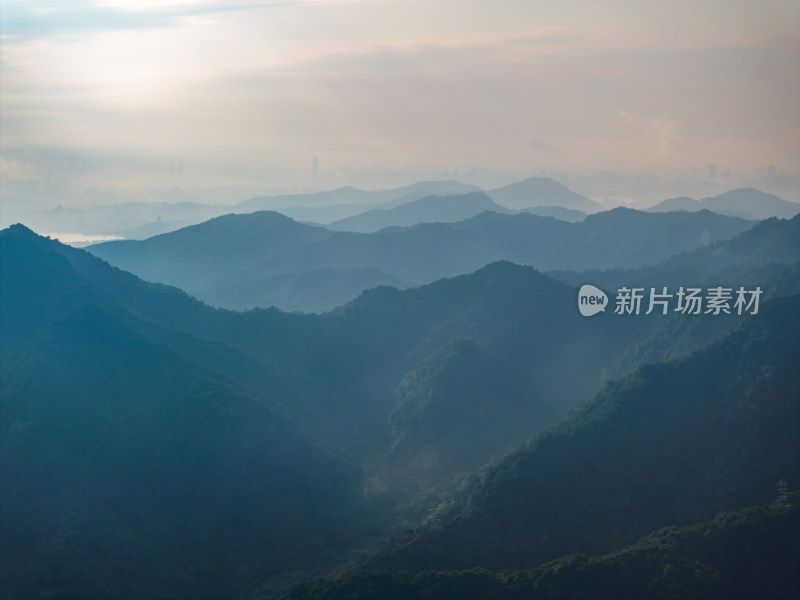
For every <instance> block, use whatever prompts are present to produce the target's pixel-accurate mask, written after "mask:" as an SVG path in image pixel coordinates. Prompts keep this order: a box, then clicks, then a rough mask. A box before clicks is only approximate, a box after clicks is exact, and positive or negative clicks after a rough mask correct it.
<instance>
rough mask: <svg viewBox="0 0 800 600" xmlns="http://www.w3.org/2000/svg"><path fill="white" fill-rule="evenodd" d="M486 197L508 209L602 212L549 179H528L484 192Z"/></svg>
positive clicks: (596, 204) (586, 199) (598, 205)
mask: <svg viewBox="0 0 800 600" xmlns="http://www.w3.org/2000/svg"><path fill="white" fill-rule="evenodd" d="M486 193H487V194H488V196H489V197H490V198H491V199H492V200H494V201H495V202H497V203H498V204H500V205H501V206H506V207H508V208H522V209H526V208H532V207H536V206H547V207H553V206H557V207H560V208H569V209H572V210H580V211H583V212H585V213H596V212H599V211H601V210H603V206H602V205H601V204H600V203H598V202H594V201H593V200H589V198H587V197H585V196H581V195H580V194H576V193H575V192H573V191H572V190H570V189H569V188H567V187H566V186H565V185H563V184H561V183H558V182H557V181H554V180H553V179H550V178H549V177H529V178H528V179H523V180H522V181H518V182H516V183H512V184H510V185H506V186H503V187H500V188H496V189H493V190H489V191H487V192H486Z"/></svg>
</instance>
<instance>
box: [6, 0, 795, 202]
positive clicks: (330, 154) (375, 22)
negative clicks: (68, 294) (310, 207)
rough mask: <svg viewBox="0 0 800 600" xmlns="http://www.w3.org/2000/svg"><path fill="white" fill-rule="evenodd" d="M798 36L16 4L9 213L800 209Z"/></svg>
mask: <svg viewBox="0 0 800 600" xmlns="http://www.w3.org/2000/svg"><path fill="white" fill-rule="evenodd" d="M798 22H800V5H799V4H798V3H797V2H792V1H783V0H769V1H767V2H762V3H753V2H749V1H733V2H731V1H722V0H703V1H701V2H691V3H690V2H669V3H667V2H644V3H629V2H620V1H609V2H600V3H598V2H588V1H581V2H570V3H561V2H526V3H520V2H514V1H511V0H501V1H498V2H495V3H491V5H489V4H487V3H481V2H477V1H474V0H459V1H456V0H434V1H428V2H420V1H417V0H404V1H402V2H401V1H398V0H385V1H372V2H367V1H359V0H324V1H304V0H294V1H292V0H286V1H281V2H276V1H260V0H238V1H232V2H225V3H221V2H210V1H200V0H175V1H171V2H169V1H168V2H149V1H143V2H141V1H140V2H133V1H130V2H128V1H122V0H107V1H89V0H79V1H73V2H55V1H52V0H27V1H15V0H10V1H5V2H3V10H2V11H0V30H1V31H2V37H0V45H2V82H3V85H2V89H1V90H0V95H1V100H0V102H1V104H0V127H2V132H3V133H2V139H1V140H0V161H2V162H1V163H0V169H1V170H2V185H3V190H4V191H3V192H2V193H3V196H4V203H6V204H7V205H8V206H11V207H15V206H23V205H24V206H26V207H28V208H30V207H31V206H33V205H41V206H42V207H44V208H46V207H48V206H54V205H55V204H57V203H64V204H74V205H81V204H82V205H92V204H98V203H104V202H105V203H112V202H114V201H122V200H125V201H128V200H136V199H138V200H142V201H148V200H155V199H164V198H165V197H169V194H170V193H172V194H173V197H180V198H184V199H187V198H192V197H196V198H197V199H199V200H208V201H217V202H226V201H232V200H236V199H242V196H245V197H246V195H247V194H249V193H256V192H268V191H276V192H278V191H282V192H290V191H292V190H295V191H303V190H309V189H331V188H333V187H337V186H341V185H355V186H359V187H366V188H371V189H376V188H380V187H392V186H396V185H402V184H404V183H410V182H411V181H414V180H419V179H426V178H427V179H447V178H452V179H459V180H462V181H464V182H465V183H472V184H476V185H481V186H484V187H491V186H499V185H503V184H507V183H510V182H511V181H514V180H518V179H522V178H524V177H527V176H534V175H537V176H538V175H541V174H545V175H546V176H551V177H553V178H555V179H557V180H559V181H562V182H564V183H568V184H569V185H570V187H572V188H573V189H575V191H578V192H580V193H582V194H585V195H588V196H592V197H603V196H609V197H619V198H620V201H623V202H624V201H626V198H628V197H630V198H629V199H630V201H631V202H642V203H646V202H651V203H652V202H655V201H657V200H658V199H663V198H664V197H666V196H667V195H669V194H671V193H676V192H679V191H681V190H685V192H686V193H687V194H689V195H691V194H695V195H699V194H702V193H708V194H713V193H719V192H720V191H723V190H724V189H729V188H731V187H735V186H737V185H752V186H754V187H755V186H761V187H762V188H764V189H765V190H766V191H772V192H774V193H778V194H779V195H782V196H783V197H785V198H786V199H787V200H795V201H800V197H797V194H798V189H800V184H798V181H800V179H799V178H800V111H798V110H797V106H798V101H799V100H800V72H799V70H798V69H797V65H798V62H799V60H798V59H800V31H799V30H798V28H797V23H798ZM712 167H713V168H712ZM648 186H649V187H648ZM214 190H217V192H215V191H214ZM215 193H216V194H217V195H216V196H215V195H214V194H215ZM637 194H639V195H638V196H637Z"/></svg>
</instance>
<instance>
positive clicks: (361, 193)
mask: <svg viewBox="0 0 800 600" xmlns="http://www.w3.org/2000/svg"><path fill="white" fill-rule="evenodd" d="M478 191H480V190H479V188H477V187H476V186H474V185H468V184H465V183H461V182H460V181H419V182H417V183H413V184H411V185H406V186H402V187H398V188H390V189H385V190H374V191H366V190H360V189H358V188H355V187H352V186H344V187H341V188H337V189H335V190H329V191H323V192H307V193H299V194H287V195H280V196H260V197H257V198H251V199H249V200H245V201H243V202H240V203H238V204H237V205H236V206H235V207H234V208H235V210H234V212H253V211H257V210H276V211H278V212H280V213H282V214H284V215H286V216H289V217H292V218H293V219H297V220H299V221H311V222H316V223H330V222H332V221H337V220H340V219H344V218H347V217H351V216H354V215H358V214H360V213H363V212H365V211H368V210H371V209H374V208H380V209H391V208H394V207H395V206H398V205H400V204H403V203H406V202H413V201H414V200H419V199H421V198H425V197H426V196H433V195H436V196H444V195H449V194H468V193H470V192H478Z"/></svg>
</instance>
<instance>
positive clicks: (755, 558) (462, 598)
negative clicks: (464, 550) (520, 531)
mask: <svg viewBox="0 0 800 600" xmlns="http://www.w3.org/2000/svg"><path fill="white" fill-rule="evenodd" d="M799 561H800V497H798V495H797V494H794V496H792V497H790V503H789V504H788V505H786V506H781V505H778V504H774V505H771V506H760V507H752V508H746V509H742V510H740V511H736V512H728V513H721V514H719V515H717V516H716V517H715V518H714V519H713V520H711V521H707V522H704V523H700V524H698V525H689V526H684V527H668V528H664V529H661V530H659V531H656V532H654V533H652V534H650V535H648V536H646V537H644V538H641V539H640V540H639V541H638V542H636V543H635V544H633V545H631V546H626V547H625V548H622V549H620V550H617V551H615V552H612V553H610V554H605V555H601V556H597V557H591V558H590V557H588V556H586V555H585V554H570V555H567V556H564V557H563V558H561V559H559V560H556V561H553V562H550V563H547V564H544V565H541V566H539V567H536V568H534V569H531V570H528V571H504V572H499V573H494V572H491V571H487V570H485V569H472V570H468V571H438V572H437V571H425V572H422V573H418V574H412V573H407V572H405V573H379V574H364V575H354V576H351V577H348V578H345V579H341V580H334V581H325V580H317V581H314V582H308V583H304V584H301V585H299V586H297V587H295V588H294V589H293V590H292V591H291V592H290V593H289V594H288V596H287V598H291V599H292V600H405V599H406V598H437V599H441V600H447V599H453V600H455V599H458V600H473V599H474V600H534V599H537V600H575V599H576V598H587V599H589V598H591V599H593V600H627V599H630V600H641V599H642V598H651V599H653V600H677V599H678V598H680V599H682V600H751V599H753V598H759V599H763V600H767V599H769V600H793V599H794V598H796V597H797V593H798V591H800V571H798V569H797V564H798V562H799Z"/></svg>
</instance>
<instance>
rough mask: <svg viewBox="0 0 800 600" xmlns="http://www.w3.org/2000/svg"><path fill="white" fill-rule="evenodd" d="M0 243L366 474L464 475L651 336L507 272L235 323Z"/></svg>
mask: <svg viewBox="0 0 800 600" xmlns="http://www.w3.org/2000/svg"><path fill="white" fill-rule="evenodd" d="M26 232H27V233H26ZM6 235H7V236H13V237H15V239H16V238H19V240H18V244H17V245H18V246H19V244H22V243H23V242H24V245H25V249H24V250H19V252H18V253H17V254H18V255H17V256H11V255H10V254H9V252H10V250H7V251H6V252H5V256H6V259H7V260H9V261H12V262H13V261H20V264H24V262H25V261H26V260H29V258H28V256H29V255H30V256H33V255H34V254H37V253H38V254H42V255H46V256H47V257H48V258H47V260H55V258H54V257H61V260H63V261H64V262H65V263H67V264H68V265H69V266H70V268H71V269H73V270H74V271H75V272H76V273H78V274H79V275H80V277H79V280H80V281H83V282H84V285H85V286H88V287H89V288H90V289H91V292H92V294H93V295H94V296H96V297H97V298H98V299H99V300H102V302H104V303H108V304H109V305H114V306H118V307H120V308H121V309H124V311H126V312H127V313H130V314H132V315H134V316H136V317H137V318H138V319H140V320H141V321H142V322H145V323H147V324H148V325H149V326H150V327H151V328H154V330H153V331H151V335H154V336H156V337H158V338H159V339H160V340H162V341H164V342H166V343H169V344H173V345H179V346H180V348H181V351H182V352H184V353H187V352H189V351H190V350H191V355H192V357H193V358H194V359H195V360H198V361H199V362H202V363H203V364H205V365H206V366H207V367H209V368H217V369H221V370H224V371H225V372H226V374H228V375H231V376H235V378H236V379H237V380H238V381H239V382H240V383H241V384H242V385H244V386H246V387H248V388H249V389H250V390H251V392H252V393H253V394H255V395H256V396H261V395H262V394H263V392H264V390H267V391H268V392H269V394H268V397H269V398H270V399H271V400H273V401H276V402H279V403H280V404H281V405H282V407H283V408H284V410H285V412H286V414H288V415H290V416H291V418H292V419H293V420H295V421H296V422H298V423H300V424H302V425H303V426H306V427H309V428H311V429H312V430H313V431H314V432H316V433H317V434H319V435H321V436H323V437H325V438H326V439H327V440H329V441H330V442H332V443H334V444H337V445H342V446H345V447H347V448H348V449H351V450H354V451H359V452H360V453H362V454H364V455H365V456H368V457H369V458H370V460H373V461H374V460H377V461H380V460H382V456H383V455H384V454H385V453H386V452H390V451H391V452H392V460H391V464H390V467H391V469H390V470H392V471H398V470H399V471H403V472H405V473H406V474H407V475H408V476H411V477H419V478H423V479H425V478H427V477H430V476H439V475H441V474H444V473H452V472H454V471H457V470H463V469H472V468H475V467H477V466H479V465H480V464H481V462H482V461H484V460H487V459H488V458H489V457H490V456H492V455H493V454H495V453H497V452H501V451H504V450H505V449H507V448H508V447H509V445H511V444H514V443H516V442H519V441H522V440H523V439H525V438H526V437H528V436H530V435H533V434H534V433H536V432H537V431H539V430H540V429H541V428H542V427H543V426H545V425H548V424H552V423H553V422H554V421H555V420H556V419H557V418H559V417H561V416H563V415H564V414H565V413H566V411H567V410H568V409H569V408H571V407H572V406H574V405H575V404H576V403H577V402H579V401H581V400H583V399H585V398H587V397H589V396H590V395H591V394H592V393H593V392H594V391H595V390H596V389H597V387H598V386H599V382H600V375H601V373H602V371H603V369H604V368H606V367H607V366H608V365H610V364H611V362H612V361H613V359H614V358H615V357H616V356H617V355H619V354H620V353H621V352H622V351H623V350H624V349H625V348H627V347H628V346H629V345H630V344H631V343H632V342H633V341H636V340H639V339H642V337H643V336H646V335H647V334H648V332H649V331H650V330H651V329H652V327H653V326H654V322H652V320H647V319H641V320H636V319H633V320H627V321H624V322H620V323H613V322H611V321H610V320H608V319H589V320H587V319H584V318H582V317H580V315H578V313H577V311H576V310H575V290H574V289H573V288H571V287H570V286H567V285H564V284H562V283H560V282H557V281H554V280H553V279H551V278H549V277H547V276H545V275H542V274H541V273H538V272H536V271H535V270H533V269H531V268H526V267H520V266H516V265H513V264H510V263H496V264H493V265H490V266H488V267H486V268H484V269H481V270H480V271H478V272H476V273H474V274H471V275H465V276H461V277H457V278H454V279H451V280H444V281H440V282H436V283H434V284H431V285H428V286H425V287H422V288H419V289H414V290H406V291H399V290H396V289H391V288H377V289H374V290H371V291H369V292H366V293H365V294H364V295H362V296H361V297H360V298H358V299H357V300H355V301H354V302H352V303H351V304H349V305H347V306H345V307H343V308H342V309H340V310H338V311H336V312H334V313H329V314H325V315H299V314H285V313H281V312H280V311H277V310H274V309H273V310H256V311H251V312H248V313H244V314H242V313H233V312H228V311H222V310H214V309H211V308H209V307H207V306H204V305H202V304H201V303H199V302H197V301H195V300H193V299H191V298H190V297H188V296H186V295H185V294H183V293H181V292H179V291H178V290H176V289H174V288H168V287H165V286H162V285H158V284H148V283H144V282H142V281H141V280H139V279H137V278H136V277H134V276H132V275H130V274H128V273H125V272H122V271H119V270H118V269H114V268H111V267H109V266H108V265H107V264H105V263H103V262H102V261H100V260H98V259H96V258H95V257H92V256H91V255H89V254H88V253H86V252H83V251H79V250H75V249H72V248H69V247H66V246H63V245H61V244H58V243H56V242H54V241H51V240H46V239H43V238H40V237H38V236H35V235H34V234H33V233H31V232H30V231H28V230H25V229H24V228H22V227H17V228H12V229H10V230H7V232H6ZM19 247H20V248H21V246H19ZM68 289H69V286H67V285H61V286H56V287H54V288H53V289H52V292H50V293H49V294H47V297H48V299H49V300H52V301H55V300H57V299H58V298H60V297H61V296H63V295H64V294H65V293H67V290H68ZM23 312H25V311H24V310H23ZM165 330H166V331H167V334H165V333H164V331H165ZM187 336H188V338H189V340H187V339H186V338H187ZM203 340H213V341H216V342H221V343H223V344H224V345H225V347H224V348H220V347H219V344H217V345H213V344H211V345H209V344H208V343H205V345H204V342H203ZM190 342H191V343H190ZM223 350H224V352H223ZM490 364H491V365H494V366H496V367H497V368H498V369H502V370H503V371H502V373H503V376H502V377H501V378H498V373H496V372H494V367H492V368H491V369H490V368H487V365H490ZM575 365H580V368H579V369H576V368H575ZM565 381H566V382H568V385H566V386H565V385H564V382H565ZM454 382H455V383H458V386H455V387H454V386H453V384H454ZM432 414H436V415H438V416H437V417H436V418H435V419H429V418H428V417H427V416H425V415H432ZM476 432H477V434H476ZM405 463H409V464H408V465H406V464H405ZM407 467H408V468H407ZM403 485H405V483H404V484H403Z"/></svg>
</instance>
